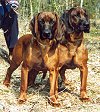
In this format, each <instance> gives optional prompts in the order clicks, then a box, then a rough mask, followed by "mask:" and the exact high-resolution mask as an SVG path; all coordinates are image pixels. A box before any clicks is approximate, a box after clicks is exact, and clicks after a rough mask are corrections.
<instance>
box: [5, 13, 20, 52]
mask: <svg viewBox="0 0 100 112" xmlns="http://www.w3.org/2000/svg"><path fill="white" fill-rule="evenodd" d="M17 18H18V17H17V14H13V15H12V16H11V18H6V19H5V22H4V24H5V25H4V29H3V30H4V37H5V40H6V44H7V47H8V49H9V51H10V49H13V48H14V46H15V44H16V42H17V40H18V33H19V32H18V20H17ZM8 19H9V20H8Z"/></svg>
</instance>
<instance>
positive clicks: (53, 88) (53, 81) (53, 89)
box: [50, 69, 60, 107]
mask: <svg viewBox="0 0 100 112" xmlns="http://www.w3.org/2000/svg"><path fill="white" fill-rule="evenodd" d="M57 73H58V72H57V70H55V69H54V70H50V104H51V105H52V106H55V107H59V106H60V103H59V102H58V101H57V99H56V96H55V94H56V93H57V88H58V87H57V82H58V74H57ZM57 94H58V93H57Z"/></svg>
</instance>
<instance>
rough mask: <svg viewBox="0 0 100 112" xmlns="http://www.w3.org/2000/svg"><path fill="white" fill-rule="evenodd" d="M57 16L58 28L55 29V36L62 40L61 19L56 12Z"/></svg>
mask: <svg viewBox="0 0 100 112" xmlns="http://www.w3.org/2000/svg"><path fill="white" fill-rule="evenodd" d="M55 16H56V30H55V34H54V36H55V38H56V39H57V40H58V41H60V40H61V38H62V37H61V26H60V20H59V16H58V15H57V14H56V13H55Z"/></svg>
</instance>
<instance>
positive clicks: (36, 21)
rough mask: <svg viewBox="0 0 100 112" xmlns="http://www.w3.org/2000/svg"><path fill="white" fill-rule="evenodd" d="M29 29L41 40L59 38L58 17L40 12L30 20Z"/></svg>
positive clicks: (54, 14) (50, 13) (51, 13)
mask: <svg viewBox="0 0 100 112" xmlns="http://www.w3.org/2000/svg"><path fill="white" fill-rule="evenodd" d="M30 29H31V31H32V34H33V35H34V36H35V37H39V38H40V39H41V40H44V39H49V40H51V39H53V38H59V37H60V31H59V17H58V15H57V14H56V13H53V12H41V13H39V14H37V15H36V16H35V17H33V19H32V20H31V22H30Z"/></svg>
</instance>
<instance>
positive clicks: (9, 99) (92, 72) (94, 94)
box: [0, 30, 100, 112]
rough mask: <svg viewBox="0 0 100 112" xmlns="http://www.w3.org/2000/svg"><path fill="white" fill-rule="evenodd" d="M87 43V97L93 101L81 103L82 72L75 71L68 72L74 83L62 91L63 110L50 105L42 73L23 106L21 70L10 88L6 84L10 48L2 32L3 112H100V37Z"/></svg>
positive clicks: (0, 85)
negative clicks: (20, 102)
mask: <svg viewBox="0 0 100 112" xmlns="http://www.w3.org/2000/svg"><path fill="white" fill-rule="evenodd" d="M85 44H86V46H87V48H88V51H89V59H88V82H87V94H88V96H89V97H90V98H91V102H81V101H80V99H79V94H80V73H79V70H78V69H75V70H66V77H67V78H68V80H69V81H71V84H70V85H68V86H66V88H65V89H62V90H61V91H60V92H59V101H60V102H61V104H62V106H61V107H60V108H54V107H52V106H51V105H49V103H48V97H49V84H48V75H47V76H46V78H45V80H44V81H43V82H42V83H41V76H42V74H41V73H40V74H39V75H38V77H37V79H36V85H35V86H33V87H29V88H28V92H27V101H26V102H25V103H24V104H21V105H19V104H18V102H17V101H18V97H19V90H20V67H19V68H18V69H17V70H16V71H15V72H14V73H13V75H12V79H11V85H10V87H9V88H6V87H5V86H4V85H3V80H4V78H5V74H6V70H7V68H8V67H9V64H8V63H7V52H8V49H7V47H6V43H5V40H4V37H3V33H2V31H1V30H0V55H1V56H0V112H100V36H96V37H92V36H90V34H85ZM3 54H5V55H3ZM2 55H3V56H2Z"/></svg>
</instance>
